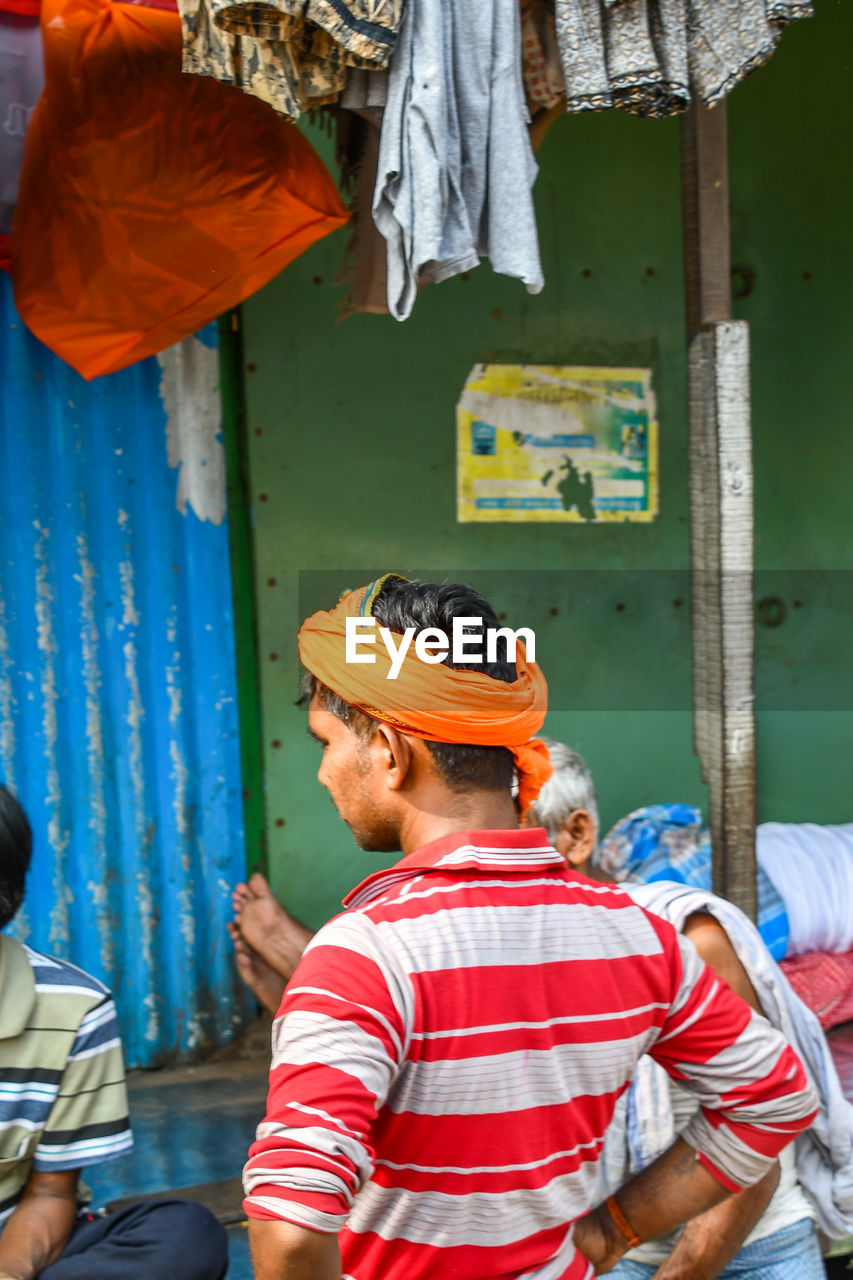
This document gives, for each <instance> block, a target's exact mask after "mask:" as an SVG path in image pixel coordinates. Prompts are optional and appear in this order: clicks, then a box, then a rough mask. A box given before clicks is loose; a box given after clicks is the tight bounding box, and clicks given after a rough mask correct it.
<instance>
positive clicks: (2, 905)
mask: <svg viewBox="0 0 853 1280" xmlns="http://www.w3.org/2000/svg"><path fill="white" fill-rule="evenodd" d="M32 851H33V833H32V829H31V828H30V824H29V820H28V819H27V815H26V814H25V813H24V811H23V809H22V808H21V806H20V805H19V804H18V802H17V800H16V799H15V797H14V796H13V795H12V792H11V791H8V790H7V789H6V787H4V786H3V785H2V783H0V929H3V928H5V926H6V925H7V924H8V923H9V921H10V920H11V919H12V918H13V916H14V915H15V913H16V912H17V910H18V907H19V906H20V905H21V902H22V900H23V897H24V881H25V880H26V878H27V868H28V867H29V865H30V855H31V854H32Z"/></svg>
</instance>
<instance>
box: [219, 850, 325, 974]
mask: <svg viewBox="0 0 853 1280" xmlns="http://www.w3.org/2000/svg"><path fill="white" fill-rule="evenodd" d="M232 902H233V906H234V924H235V926H236V927H237V929H238V931H239V933H240V935H241V937H242V939H243V941H244V942H245V943H246V944H247V945H248V946H249V948H250V949H251V950H253V951H254V952H255V954H256V955H257V956H258V958H259V959H260V960H261V961H263V962H264V963H265V964H266V965H267V967H268V968H269V969H270V970H272V972H274V973H276V974H278V976H279V977H280V978H281V979H283V981H284V982H285V983H287V982H289V981H290V979H291V977H292V976H293V971H294V969H295V968H296V966H297V965H298V964H299V961H300V960H301V959H302V952H303V951H304V950H305V948H306V946H307V945H308V943H309V942H310V940H311V938H312V937H313V934H312V932H311V930H310V929H307V928H306V927H305V925H304V924H302V923H301V921H299V920H297V919H296V918H295V917H294V916H292V915H291V914H290V912H289V911H285V909H284V907H283V906H282V905H281V903H280V902H279V901H278V899H277V898H276V896H275V894H274V893H273V891H272V889H271V888H270V887H269V884H268V883H267V881H266V879H265V877H264V876H262V875H261V873H260V872H259V871H256V872H255V873H254V875H252V876H250V877H249V882H248V884H238V885H237V887H236V888H235V890H234V894H233V897H232ZM229 932H230V930H229ZM233 936H234V935H233V934H232V937H233ZM250 985H251V984H250Z"/></svg>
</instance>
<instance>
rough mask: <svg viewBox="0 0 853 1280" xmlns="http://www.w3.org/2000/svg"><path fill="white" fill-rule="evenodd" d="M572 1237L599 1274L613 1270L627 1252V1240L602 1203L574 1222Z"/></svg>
mask: <svg viewBox="0 0 853 1280" xmlns="http://www.w3.org/2000/svg"><path fill="white" fill-rule="evenodd" d="M572 1238H573V1240H574V1242H575V1247H576V1248H577V1249H579V1250H580V1252H581V1253H582V1254H583V1256H584V1257H585V1258H588V1259H589V1261H590V1262H591V1263H592V1265H593V1266H594V1267H595V1274H596V1275H597V1276H601V1275H604V1274H605V1273H606V1272H608V1271H612V1270H613V1268H614V1267H615V1266H616V1263H617V1262H618V1261H619V1259H620V1258H621V1257H622V1255H623V1253H624V1252H625V1247H626V1244H627V1241H626V1240H625V1238H624V1236H623V1235H622V1234H621V1232H619V1231H617V1230H616V1229H615V1224H614V1222H613V1219H612V1218H611V1217H610V1214H609V1213H608V1212H607V1210H606V1209H604V1208H603V1206H602V1205H599V1206H598V1208H597V1209H593V1210H592V1211H591V1212H590V1213H588V1214H587V1215H586V1217H584V1218H578V1220H577V1222H576V1223H575V1224H574V1229H573V1235H572Z"/></svg>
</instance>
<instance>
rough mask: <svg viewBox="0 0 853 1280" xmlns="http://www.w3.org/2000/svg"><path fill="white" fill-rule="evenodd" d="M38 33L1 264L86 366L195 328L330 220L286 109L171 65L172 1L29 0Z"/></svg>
mask: <svg viewBox="0 0 853 1280" xmlns="http://www.w3.org/2000/svg"><path fill="white" fill-rule="evenodd" d="M42 34H43V38H44V51H45V73H46V86H45V90H44V93H43V94H42V97H41V99H40V101H39V103H38V106H37V107H36V110H35V112H34V114H33V117H32V119H31V121H30V125H29V129H28V131H27V140H26V148H25V153H24V163H23V169H22V173H21V184H20V191H19V196H18V204H17V208H16V210H15V218H14V222H13V226H12V276H13V280H14V285H15V299H16V303H17V306H18V310H19V311H20V313H21V315H22V317H23V319H24V320H25V321H26V323H27V325H29V327H30V329H32V331H33V332H34V333H35V334H36V335H37V336H38V337H39V338H40V339H41V340H42V341H43V342H44V343H46V344H47V346H48V347H50V348H51V350H52V351H55V352H56V353H57V354H58V355H60V356H61V357H62V358H63V359H64V360H66V361H67V362H68V363H69V364H71V365H73V367H74V368H75V369H77V370H78V371H79V372H80V373H81V374H82V375H83V376H84V377H85V378H93V377H95V376H96V375H98V374H103V373H112V372H114V371H115V370H117V369H122V368H124V367H125V366H126V365H129V364H132V363H133V362H134V361H136V360H140V359H142V358H143V357H144V356H148V355H151V354H153V353H154V352H157V351H161V350H162V349H163V348H164V347H167V346H169V345H170V344H171V343H173V342H177V341H179V340H180V339H181V338H184V337H187V336H188V335H189V334H191V333H194V332H195V331H196V330H197V329H199V328H201V327H202V326H203V325H204V324H206V323H207V322H208V321H210V320H212V319H214V318H215V317H216V316H218V315H221V314H222V312H223V311H226V310H227V309H228V308H229V307H232V306H235V305H236V304H237V303H239V302H241V301H242V300H243V299H244V298H247V297H248V296H249V295H250V294H252V293H254V292H255V290H257V289H259V288H260V287H261V286H262V285H264V284H266V283H267V281H269V280H271V279H272V277H273V276H275V275H277V274H278V272H279V271H281V270H282V268H283V267H286V266H287V264H288V263H290V262H292V261H293V259H294V258H296V257H297V256H298V255H299V254H300V253H302V252H303V250H305V249H307V248H308V246H309V245H311V244H313V243H314V241H315V240H318V239H320V238H321V237H322V236H324V235H327V234H328V233H329V232H331V231H333V230H335V229H336V228H337V227H339V226H341V225H342V224H343V223H344V222H345V221H346V219H347V216H348V214H347V210H346V208H345V207H344V205H343V204H342V202H341V200H340V198H339V196H338V194H337V191H336V189H335V186H334V184H333V182H332V179H331V177H330V176H329V173H328V171H327V170H326V168H325V166H324V165H323V163H322V161H321V160H320V158H319V156H318V155H317V154H316V152H315V151H314V149H313V148H312V147H311V145H310V143H309V142H308V141H307V140H306V139H305V138H304V137H303V136H302V135H301V134H300V133H299V131H298V130H297V129H296V128H295V127H294V126H293V125H291V124H288V123H286V122H285V121H283V120H281V119H280V118H279V117H278V116H277V115H276V114H275V112H273V111H272V110H271V109H270V108H269V107H268V106H266V105H265V104H263V103H261V102H258V101H257V100H256V99H254V98H251V97H249V96H247V95H246V94H243V93H240V92H239V91H238V90H237V89H234V88H231V87H229V86H226V85H222V84H220V83H219V82H217V81H215V80H212V79H208V78H203V77H201V76H184V75H182V73H181V28H180V19H179V18H178V15H177V14H175V13H168V12H164V11H162V10H159V9H148V8H143V7H141V6H138V5H133V4H114V3H111V2H110V0H45V2H44V4H43V6H42Z"/></svg>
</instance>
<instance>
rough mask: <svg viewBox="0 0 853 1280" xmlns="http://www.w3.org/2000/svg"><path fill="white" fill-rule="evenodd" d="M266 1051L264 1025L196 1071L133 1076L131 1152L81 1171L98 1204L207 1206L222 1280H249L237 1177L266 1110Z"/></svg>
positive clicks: (179, 1069)
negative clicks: (185, 1198)
mask: <svg viewBox="0 0 853 1280" xmlns="http://www.w3.org/2000/svg"><path fill="white" fill-rule="evenodd" d="M268 1046H269V1022H268V1021H266V1022H260V1023H259V1024H257V1025H256V1027H254V1028H253V1029H252V1031H251V1032H250V1034H249V1036H248V1037H247V1038H246V1039H245V1040H244V1041H242V1042H241V1044H240V1046H239V1047H238V1048H237V1049H236V1050H232V1051H230V1056H229V1055H222V1056H219V1057H218V1060H216V1061H211V1062H206V1063H204V1064H202V1065H201V1066H194V1067H177V1068H174V1069H166V1070H161V1071H135V1072H132V1073H131V1074H130V1076H129V1078H128V1091H129V1095H130V1116H131V1122H132V1125H133V1134H134V1140H135V1145H134V1150H133V1152H132V1153H131V1154H130V1155H129V1156H126V1157H125V1158H124V1159H121V1160H116V1161H114V1162H113V1163H110V1164H104V1165H100V1166H98V1167H97V1168H95V1169H92V1170H89V1171H87V1173H88V1176H87V1177H86V1181H87V1182H88V1184H89V1186H90V1187H91V1188H92V1191H93V1193H94V1203H95V1204H96V1205H109V1204H110V1203H111V1202H113V1201H115V1200H121V1199H124V1198H126V1197H132V1196H143V1195H150V1194H151V1193H154V1192H156V1193H159V1194H163V1193H173V1192H174V1193H176V1194H178V1195H180V1194H181V1192H182V1191H184V1192H185V1193H186V1194H188V1195H189V1198H190V1199H198V1200H201V1201H202V1203H205V1204H207V1205H208V1207H209V1208H211V1209H212V1210H213V1212H214V1213H216V1214H217V1216H218V1217H219V1218H220V1220H221V1221H223V1222H225V1224H226V1230H227V1232H228V1239H229V1253H230V1265H229V1269H228V1280H251V1278H252V1266H251V1263H250V1261H249V1246H248V1236H247V1231H246V1227H245V1224H244V1221H243V1214H242V1209H241V1191H240V1185H239V1178H240V1173H241V1171H242V1168H243V1163H244V1161H245V1159H246V1151H247V1148H248V1146H249V1143H250V1142H251V1141H252V1138H253V1137H254V1133H255V1127H256V1125H257V1124H258V1122H259V1121H260V1120H261V1119H262V1117H263V1113H264V1103H265V1100H266V1086H267V1069H268V1065H269V1048H268ZM187 1189H189V1191H187Z"/></svg>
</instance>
